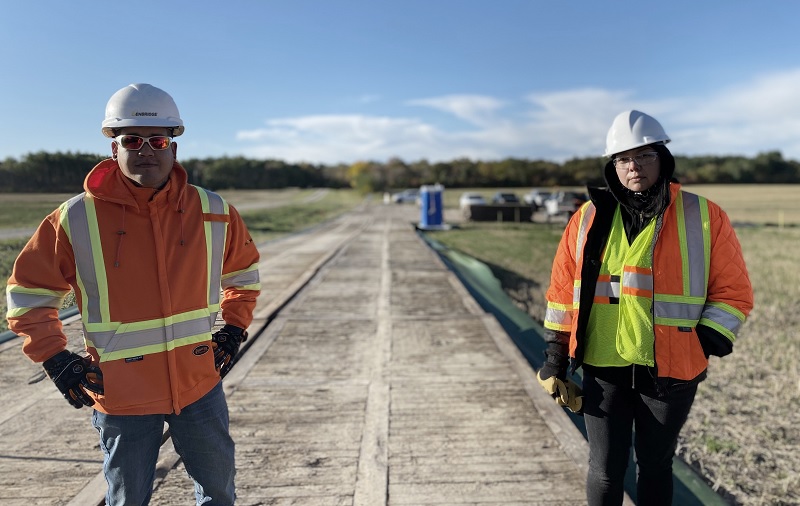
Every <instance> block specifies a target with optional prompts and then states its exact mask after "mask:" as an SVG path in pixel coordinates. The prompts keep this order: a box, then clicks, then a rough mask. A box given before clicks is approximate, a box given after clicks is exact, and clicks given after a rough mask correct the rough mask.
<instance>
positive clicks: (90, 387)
mask: <svg viewBox="0 0 800 506" xmlns="http://www.w3.org/2000/svg"><path fill="white" fill-rule="evenodd" d="M42 366H44V370H45V372H47V375H48V376H49V377H50V379H51V380H53V383H55V384H56V387H57V388H58V389H59V390H60V391H61V394H62V395H63V396H64V398H65V399H66V400H67V402H69V403H70V404H72V406H74V407H75V408H82V407H83V406H92V405H94V399H92V398H91V397H90V396H89V395H88V393H87V391H90V392H94V393H96V394H99V395H103V393H104V390H103V373H102V371H100V368H99V367H97V366H94V365H92V359H91V358H89V357H82V356H80V355H78V354H77V353H72V352H70V351H67V350H64V351H62V352H59V353H57V354H56V355H54V356H53V357H51V358H49V359H47V360H45V361H44V363H43V364H42Z"/></svg>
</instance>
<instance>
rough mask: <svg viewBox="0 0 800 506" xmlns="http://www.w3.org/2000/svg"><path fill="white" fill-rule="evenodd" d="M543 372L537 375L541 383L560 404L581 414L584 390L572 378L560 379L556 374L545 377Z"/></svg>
mask: <svg viewBox="0 0 800 506" xmlns="http://www.w3.org/2000/svg"><path fill="white" fill-rule="evenodd" d="M542 372H543V371H539V373H538V374H537V375H536V379H537V380H539V384H540V385H542V388H544V389H545V391H546V392H547V393H548V394H550V395H551V396H552V397H553V399H555V400H556V403H557V404H558V405H559V406H563V407H566V408H569V410H570V411H572V412H573V413H577V414H581V410H582V409H583V391H582V390H581V389H580V387H579V386H578V385H576V384H575V383H573V382H572V381H571V380H570V379H567V378H565V379H563V380H562V379H558V377H556V376H550V377H549V378H543V377H542Z"/></svg>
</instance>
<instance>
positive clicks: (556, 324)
mask: <svg viewBox="0 0 800 506" xmlns="http://www.w3.org/2000/svg"><path fill="white" fill-rule="evenodd" d="M572 313H573V311H572V308H570V307H568V306H565V305H563V304H556V303H554V302H548V303H547V310H546V311H545V314H544V327H545V328H549V329H555V330H569V328H570V326H571V325H572Z"/></svg>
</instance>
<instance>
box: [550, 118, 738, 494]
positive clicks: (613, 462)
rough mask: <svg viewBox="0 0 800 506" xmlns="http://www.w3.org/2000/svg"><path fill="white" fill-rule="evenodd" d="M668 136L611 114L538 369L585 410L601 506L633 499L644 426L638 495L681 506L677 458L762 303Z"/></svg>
mask: <svg viewBox="0 0 800 506" xmlns="http://www.w3.org/2000/svg"><path fill="white" fill-rule="evenodd" d="M669 141H670V139H669V137H668V136H667V134H666V133H665V131H664V129H663V128H662V126H661V125H660V124H659V122H658V121H656V120H655V118H653V117H651V116H649V115H647V114H644V113H642V112H640V111H635V110H632V111H626V112H623V113H621V114H619V115H618V116H617V117H616V118H615V119H614V122H613V124H612V126H611V128H610V130H609V132H608V135H607V139H606V153H605V154H606V156H608V157H610V160H609V162H608V163H607V164H606V166H605V170H604V177H605V180H606V183H607V185H608V187H607V188H590V191H589V193H590V196H591V200H590V202H587V203H586V204H584V205H583V206H582V207H581V209H580V210H579V212H577V213H575V214H574V215H573V216H572V218H571V219H570V222H569V224H568V225H567V228H566V230H565V231H564V234H563V237H562V239H561V242H560V244H559V247H558V251H557V253H556V257H555V260H554V262H553V269H552V275H551V282H550V287H549V289H548V291H547V295H546V298H547V312H546V315H545V322H544V326H545V329H546V332H545V338H546V341H547V343H548V348H547V351H546V355H547V360H546V362H545V364H544V365H543V366H542V368H541V369H540V371H539V372H538V374H537V377H538V379H539V382H540V383H541V384H542V386H543V387H544V388H545V390H547V392H548V393H550V394H551V395H552V396H553V397H554V398H555V399H556V401H557V402H558V403H559V404H560V405H562V406H566V407H568V408H570V409H571V410H572V411H575V412H578V413H581V414H583V415H584V419H585V423H586V431H587V435H588V442H589V452H590V453H589V473H588V476H587V485H586V488H587V498H588V502H589V504H590V505H601V504H602V505H609V504H621V503H622V500H623V496H624V489H623V479H624V475H625V471H626V468H627V465H628V460H629V455H630V448H631V440H632V436H633V429H634V428H635V438H634V440H633V444H634V449H635V453H636V462H637V467H638V478H637V501H638V503H639V504H647V505H659V504H664V505H669V504H671V503H672V495H673V484H672V457H673V455H674V453H675V449H676V446H677V440H678V434H679V433H680V430H681V428H682V427H683V424H684V423H685V422H686V419H687V417H688V414H689V410H690V409H691V406H692V403H693V401H694V396H695V393H696V392H697V386H698V383H699V382H700V381H702V380H703V379H704V378H705V376H706V368H707V366H708V357H709V356H711V355H715V356H720V357H721V356H724V355H727V354H728V353H730V352H731V351H732V348H733V342H734V339H735V338H736V335H737V333H738V331H739V329H740V328H741V326H742V324H743V323H744V321H745V318H746V316H747V315H748V313H749V312H750V310H751V309H752V307H753V292H752V287H751V285H750V280H749V278H748V275H747V268H746V266H745V264H744V259H743V257H742V252H741V247H740V245H739V242H738V240H737V238H736V234H735V233H734V231H733V227H732V226H731V224H730V221H729V220H728V217H727V215H726V214H725V212H724V211H722V209H720V207H719V206H717V205H716V204H714V203H713V202H710V201H708V200H707V199H705V198H703V197H699V196H697V195H694V194H691V193H689V192H685V191H683V190H681V187H680V184H679V183H678V182H677V181H676V180H675V179H674V178H673V173H674V171H675V160H674V158H673V156H672V154H671V153H670V152H669V150H668V149H667V147H666V143H668V142H669ZM570 361H571V363H572V367H571V372H573V373H574V372H575V370H576V369H577V368H578V367H582V368H583V391H582V392H581V389H580V388H578V387H577V386H576V385H575V384H574V383H573V382H572V381H570V380H569V378H568V377H567V373H568V371H567V369H568V368H569V363H570Z"/></svg>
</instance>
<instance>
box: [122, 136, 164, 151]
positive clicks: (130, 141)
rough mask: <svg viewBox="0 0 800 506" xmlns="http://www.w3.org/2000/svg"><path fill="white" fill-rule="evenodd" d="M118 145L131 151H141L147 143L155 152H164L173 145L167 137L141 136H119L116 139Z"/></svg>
mask: <svg viewBox="0 0 800 506" xmlns="http://www.w3.org/2000/svg"><path fill="white" fill-rule="evenodd" d="M115 140H116V141H117V144H119V145H120V146H121V147H123V148H125V149H127V150H130V151H139V150H140V149H142V146H144V143H145V142H147V143H148V144H150V147H151V148H153V150H154V151H162V150H164V149H167V148H168V147H169V145H170V144H172V139H171V138H169V137H167V136H165V135H154V136H152V137H142V136H140V135H118V136H117V137H115Z"/></svg>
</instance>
